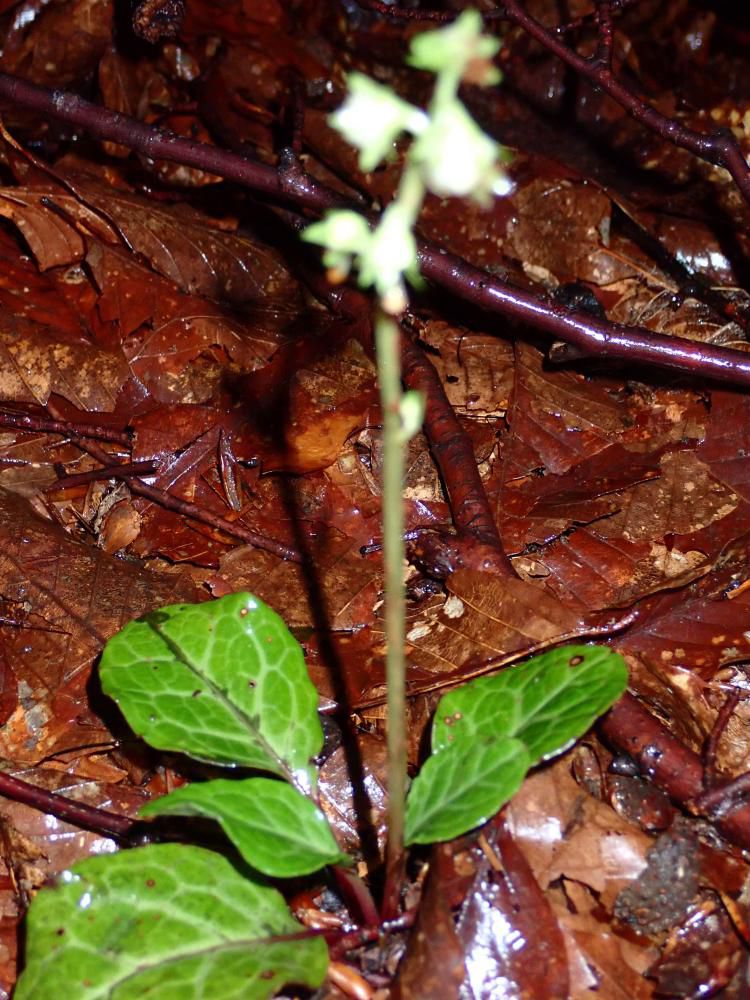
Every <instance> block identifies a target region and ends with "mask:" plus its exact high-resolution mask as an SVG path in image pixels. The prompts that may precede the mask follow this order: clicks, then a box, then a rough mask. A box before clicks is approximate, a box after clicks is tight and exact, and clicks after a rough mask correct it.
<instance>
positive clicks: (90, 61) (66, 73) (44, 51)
mask: <svg viewBox="0 0 750 1000" xmlns="http://www.w3.org/2000/svg"><path fill="white" fill-rule="evenodd" d="M24 7H25V11H24V13H23V14H22V15H21V16H20V17H17V18H16V19H15V22H14V23H12V26H11V29H10V31H9V32H8V35H7V36H6V37H5V40H4V45H3V52H2V56H1V57H0V66H2V69H3V70H4V72H6V73H15V74H17V75H18V76H22V77H24V78H25V79H27V80H31V81H32V82H34V83H40V84H42V85H43V86H46V87H66V86H69V85H70V84H72V83H75V82H77V81H78V80H81V79H82V78H83V77H85V76H87V75H88V74H89V73H91V72H92V70H94V69H96V64H97V62H98V60H99V57H100V56H101V55H102V53H103V52H104V50H105V48H106V47H107V45H108V44H109V41H110V38H111V36H112V21H113V14H114V4H113V3H112V0H71V2H70V3H64V4H49V5H47V4H35V3H32V4H25V5H24Z"/></svg>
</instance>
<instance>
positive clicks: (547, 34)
mask: <svg viewBox="0 0 750 1000" xmlns="http://www.w3.org/2000/svg"><path fill="white" fill-rule="evenodd" d="M358 3H359V4H360V6H361V7H363V8H365V9H366V10H373V11H376V12H377V13H379V14H382V15H383V16H384V17H391V18H396V19H400V20H415V19H417V20H422V21H452V20H455V18H456V17H457V16H458V11H446V12H444V11H436V10H416V11H415V10H412V9H411V8H408V7H398V6H395V5H394V6H391V5H390V4H385V3H382V2H381V0H358ZM620 6H621V5H620ZM612 7H613V4H612V2H611V0H607V2H602V3H599V4H598V5H597V12H596V20H597V21H598V24H599V34H600V40H599V45H598V47H597V51H596V54H595V55H594V56H592V57H587V56H581V55H579V54H578V53H577V52H575V51H574V50H573V49H571V48H568V46H567V45H565V43H564V42H562V41H561V40H560V38H559V37H558V36H559V34H560V32H559V29H554V28H546V27H545V26H544V25H543V24H541V23H540V22H539V21H537V20H536V18H535V17H532V16H531V14H529V13H528V12H527V11H526V10H524V8H523V7H522V6H521V4H520V3H519V2H518V0H503V4H502V6H501V7H498V8H497V9H496V10H493V11H483V12H482V17H483V18H484V19H485V20H495V19H498V18H501V19H504V20H507V21H512V22H513V23H514V24H517V25H518V26H519V27H520V28H523V30H524V31H525V32H526V34H528V35H530V36H531V37H532V38H533V39H535V41H537V42H539V44H540V45H541V46H542V47H543V48H545V49H547V51H548V52H551V53H552V54H553V55H556V56H557V57H558V59H561V60H562V61H563V62H564V63H566V64H567V65H568V66H570V67H571V69H574V70H575V71H576V73H578V74H580V75H581V76H583V77H586V78H587V79H588V80H591V82H592V83H595V84H596V86H597V87H599V88H600V89H601V90H603V91H604V92H605V93H606V94H609V96H610V97H611V98H612V99H613V100H614V101H616V102H617V103H618V104H619V105H620V107H621V108H624V110H625V111H627V113H628V114H629V115H630V117H631V118H634V119H635V120H636V121H637V122H639V123H640V124H641V125H645V126H646V128H648V129H650V130H651V131H652V132H655V133H656V134H657V135H658V136H660V137H661V138H662V139H664V140H665V141H667V142H671V143H672V144H673V145H675V146H680V147H681V148H682V149H686V150H687V151H688V152H689V153H693V154H694V155H695V156H698V157H700V159H701V160H705V161H706V163H711V164H713V165H714V166H716V167H723V168H724V169H725V170H727V171H728V172H729V174H730V175H731V177H732V180H733V181H734V182H735V184H736V185H737V187H738V188H739V190H740V193H741V194H742V196H743V198H744V199H745V201H747V202H748V204H750V166H748V163H747V161H746V160H745V157H744V156H743V153H742V150H741V148H740V145H739V143H738V142H737V140H736V139H735V137H734V136H733V135H732V133H731V132H730V131H729V130H726V131H722V132H714V133H713V134H712V135H705V134H704V133H702V132H696V131H695V130H694V129H691V128H687V126H685V125H680V123H679V122H676V121H674V119H672V118H668V117H667V116H666V115H663V114H661V112H659V111H657V110H656V108H653V107H651V106H650V105H648V104H646V102H645V101H643V100H642V99H641V98H640V97H638V96H637V95H636V94H634V93H633V92H632V91H631V90H629V89H628V88H627V87H626V86H625V85H624V84H623V83H620V81H619V80H618V79H617V78H616V77H615V76H614V74H613V73H612V67H611V54H612V20H611V17H612ZM417 15H418V17H417Z"/></svg>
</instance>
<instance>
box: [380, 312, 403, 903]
mask: <svg viewBox="0 0 750 1000" xmlns="http://www.w3.org/2000/svg"><path fill="white" fill-rule="evenodd" d="M375 344H376V348H377V361H378V379H379V382H380V400H381V405H382V408H383V559H384V563H385V635H386V686H387V690H388V849H387V855H386V879H385V892H384V895H383V909H382V914H381V916H382V918H383V919H384V920H391V919H393V917H395V916H396V914H397V913H398V905H399V895H400V890H401V881H402V879H401V875H402V871H403V864H404V860H403V859H404V797H405V795H406V731H405V730H406V722H405V697H404V684H405V673H406V664H405V657H404V644H405V632H406V627H405V614H406V606H405V600H406V598H405V592H404V568H403V567H404V556H405V552H404V505H403V498H402V495H401V491H402V484H403V480H404V468H405V461H404V443H403V440H402V430H401V415H400V403H401V396H402V392H401V330H400V329H399V326H398V324H397V323H396V322H395V320H393V319H391V318H390V317H389V316H386V315H385V313H383V312H382V311H381V310H378V312H377V315H376V318H375Z"/></svg>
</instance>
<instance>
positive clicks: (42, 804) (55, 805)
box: [0, 771, 136, 840]
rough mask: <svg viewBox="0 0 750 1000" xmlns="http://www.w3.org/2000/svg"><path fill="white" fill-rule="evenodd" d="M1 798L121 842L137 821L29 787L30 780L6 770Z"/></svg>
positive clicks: (1, 773)
mask: <svg viewBox="0 0 750 1000" xmlns="http://www.w3.org/2000/svg"><path fill="white" fill-rule="evenodd" d="M0 795H3V796H5V798H6V799H12V800H13V802H21V803H22V804H23V805H25V806H31V808H32V809H39V810H41V811H42V812H44V813H47V814H48V815H49V816H56V817H57V819H60V820H63V821H64V822H66V823H74V824H75V825H76V826H81V827H84V828H85V829H87V830H94V831H95V832H96V833H101V834H103V835H104V836H106V837H115V838H116V839H118V840H119V839H122V838H124V837H127V836H128V834H129V833H130V832H131V830H132V828H133V826H134V824H135V822H136V821H135V820H133V819H130V818H129V817H128V816H120V815H119V814H118V813H113V812H108V811H107V810H105V809H97V808H95V807H94V806H87V805H85V804H84V803H83V802H76V801H75V799H69V798H66V796H64V795H58V794H57V793H56V792H48V791H47V790H46V789H44V788H39V787H37V786H36V785H31V784H29V782H28V781H22V780H21V779H20V778H14V777H13V776H12V775H10V774H6V773H5V772H4V771H0Z"/></svg>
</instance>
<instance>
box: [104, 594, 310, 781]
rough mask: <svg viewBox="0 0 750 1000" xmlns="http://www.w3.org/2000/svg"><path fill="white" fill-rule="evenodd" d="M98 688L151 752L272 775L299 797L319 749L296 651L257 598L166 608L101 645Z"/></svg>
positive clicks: (307, 686)
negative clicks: (292, 787)
mask: <svg viewBox="0 0 750 1000" xmlns="http://www.w3.org/2000/svg"><path fill="white" fill-rule="evenodd" d="M100 675H101V682H102V688H103V689H104V691H105V693H106V694H108V695H109V696H110V697H111V698H114V700H115V701H116V702H117V704H118V705H119V706H120V709H121V711H122V713H123V715H124V716H125V718H126V719H127V721H128V723H129V725H130V727H131V728H132V729H133V730H134V731H135V732H136V733H137V734H138V735H139V736H142V737H143V738H144V739H145V740H146V741H147V742H148V743H150V744H151V745H152V746H154V747H157V748H158V749H159V750H176V751H180V752H182V753H186V754H189V755H190V756H191V757H195V758H197V759H198V760H206V761H211V762H213V763H217V764H225V765H230V766H233V765H240V766H244V767H253V768H258V769H259V770H263V771H270V772H272V773H273V774H278V775H280V776H282V777H285V778H287V780H291V781H293V782H294V783H295V784H296V785H297V786H298V787H299V788H301V789H302V790H303V791H306V790H308V789H309V788H311V787H312V786H313V784H314V782H315V778H316V774H317V771H316V769H315V768H314V767H313V766H312V765H311V764H310V761H311V759H312V758H313V757H315V756H316V755H317V754H318V753H319V752H320V749H321V747H322V745H323V733H322V730H321V726H320V721H319V719H318V714H317V704H318V697H317V693H316V691H315V688H314V687H313V685H312V683H311V681H310V678H309V676H308V674H307V668H306V667H305V661H304V657H303V654H302V649H301V648H300V645H299V643H298V642H297V641H296V639H295V638H294V637H293V636H292V635H291V633H290V632H289V630H288V629H287V627H286V625H285V624H284V622H283V621H282V620H281V618H280V617H279V616H278V615H277V614H276V612H275V611H272V610H271V608H269V607H268V606H267V605H266V604H264V603H263V602H262V601H261V600H259V599H258V598H257V597H253V596H252V595H251V594H246V593H240V594H229V595H228V596H227V597H222V598H219V600H216V601H207V602H206V603H205V604H175V605H172V606H171V607H168V608H162V609H161V610H160V611H154V612H152V613H151V614H148V615H146V616H145V617H143V618H139V619H138V620H137V621H134V622H130V623H129V624H128V625H126V626H125V628H124V629H123V630H122V631H121V632H119V633H118V634H117V635H116V636H114V637H113V638H112V639H110V640H109V642H108V643H107V645H106V647H105V649H104V653H103V654H102V661H101V667H100Z"/></svg>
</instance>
